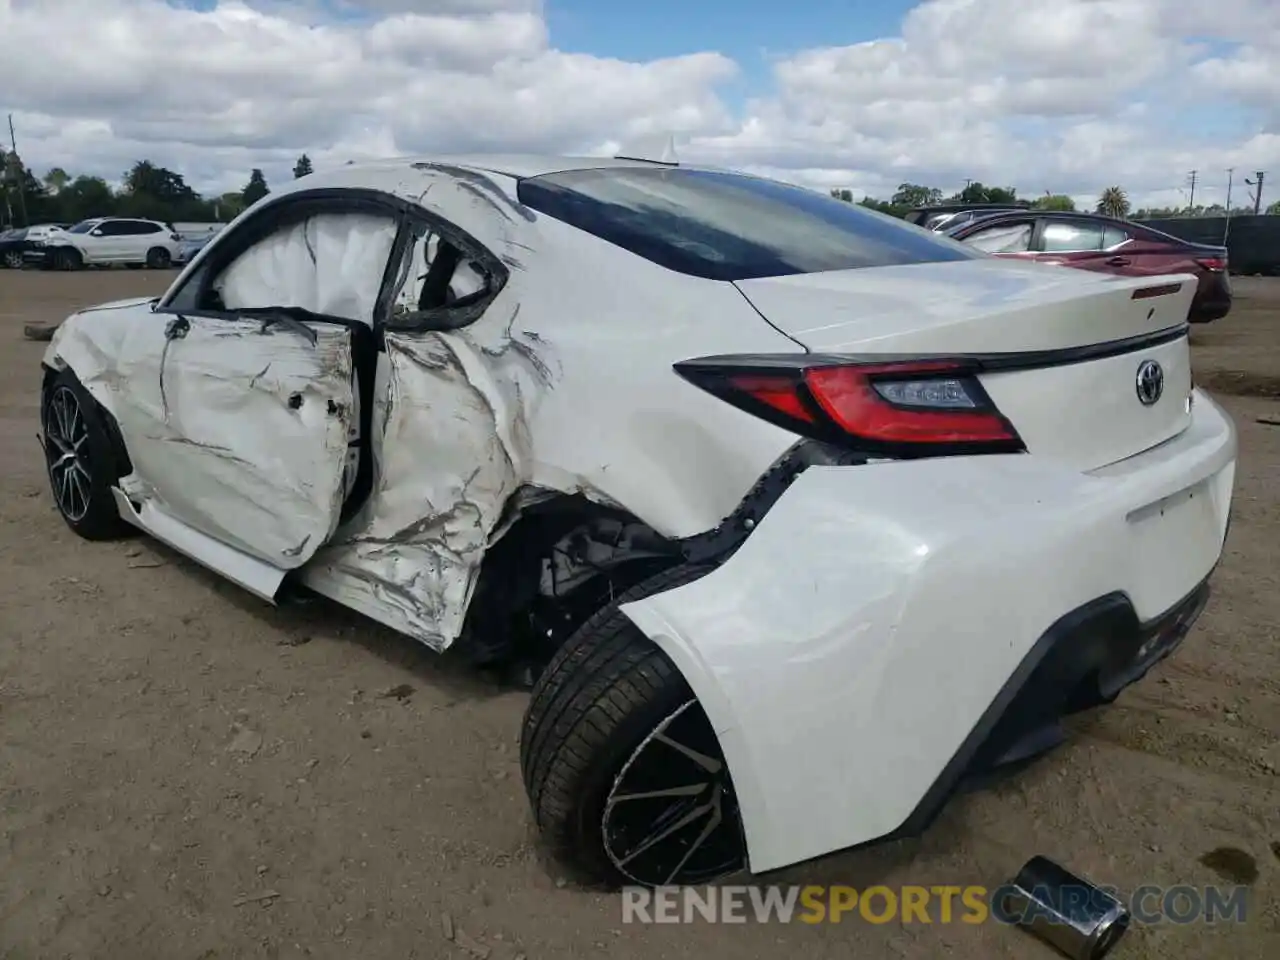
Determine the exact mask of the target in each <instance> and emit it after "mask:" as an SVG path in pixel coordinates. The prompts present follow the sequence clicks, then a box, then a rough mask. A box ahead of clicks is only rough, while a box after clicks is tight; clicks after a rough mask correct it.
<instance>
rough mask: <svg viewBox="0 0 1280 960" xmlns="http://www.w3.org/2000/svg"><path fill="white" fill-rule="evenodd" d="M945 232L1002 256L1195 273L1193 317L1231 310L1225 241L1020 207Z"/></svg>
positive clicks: (1126, 270) (1148, 273)
mask: <svg viewBox="0 0 1280 960" xmlns="http://www.w3.org/2000/svg"><path fill="white" fill-rule="evenodd" d="M945 233H946V234H947V235H948V236H950V237H952V238H953V239H955V240H959V241H961V242H962V243H966V244H969V245H971V246H973V247H976V248H977V249H979V250H983V251H985V252H987V253H991V254H995V255H996V256H1001V257H1028V258H1030V259H1033V260H1036V261H1037V262H1040V263H1059V264H1063V265H1064V266H1068V267H1078V268H1080V269H1082V270H1101V271H1102V272H1104V273H1118V274H1122V275H1124V276H1127V277H1152V276H1162V275H1167V274H1171V273H1189V274H1194V275H1195V276H1196V277H1198V278H1199V280H1200V285H1199V287H1198V288H1197V290H1196V295H1195V298H1194V299H1193V300H1192V302H1191V314H1190V316H1189V317H1188V319H1189V320H1190V321H1191V322H1192V323H1207V322H1209V321H1210V320H1218V319H1220V318H1222V317H1225V316H1226V315H1227V313H1228V312H1229V311H1230V310H1231V280H1230V277H1229V276H1228V273H1227V248H1226V247H1211V246H1206V245H1204V244H1199V243H1189V242H1187V241H1186V240H1179V239H1178V238H1177V237H1171V236H1169V234H1167V233H1161V232H1160V231H1159V230H1153V229H1151V228H1150V227H1144V226H1143V225H1142V224H1139V223H1132V222H1130V221H1128V220H1116V219H1113V218H1111V217H1103V216H1098V215H1096V214H1088V213H1054V212H1049V211H1037V210H1022V211H1016V212H1014V211H1009V212H1005V213H996V214H991V215H989V216H984V217H981V218H979V219H976V220H972V221H970V222H969V223H965V224H961V225H960V226H957V227H955V228H953V229H950V230H946V231H945Z"/></svg>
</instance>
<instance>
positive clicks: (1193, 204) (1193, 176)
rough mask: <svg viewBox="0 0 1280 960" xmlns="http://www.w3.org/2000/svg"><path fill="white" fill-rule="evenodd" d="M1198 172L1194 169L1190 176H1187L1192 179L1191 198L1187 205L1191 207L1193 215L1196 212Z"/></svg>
mask: <svg viewBox="0 0 1280 960" xmlns="http://www.w3.org/2000/svg"><path fill="white" fill-rule="evenodd" d="M1197 172H1198V171H1195V170H1192V171H1191V174H1190V176H1189V177H1188V178H1187V179H1188V180H1190V181H1191V199H1190V201H1189V202H1188V203H1187V206H1188V207H1190V208H1191V213H1192V214H1193V215H1194V214H1195V212H1196V173H1197Z"/></svg>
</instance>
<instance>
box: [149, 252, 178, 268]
mask: <svg viewBox="0 0 1280 960" xmlns="http://www.w3.org/2000/svg"><path fill="white" fill-rule="evenodd" d="M172 262H173V257H171V256H169V251H168V250H166V249H165V248H164V247H152V248H151V249H150V250H148V251H147V268H148V269H150V270H165V269H168V267H169V264H170V263H172Z"/></svg>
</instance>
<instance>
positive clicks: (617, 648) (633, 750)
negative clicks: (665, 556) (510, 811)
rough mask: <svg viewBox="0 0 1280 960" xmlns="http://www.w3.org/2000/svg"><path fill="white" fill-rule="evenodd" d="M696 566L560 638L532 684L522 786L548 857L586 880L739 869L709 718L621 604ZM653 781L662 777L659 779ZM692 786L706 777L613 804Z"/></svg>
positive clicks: (675, 581)
mask: <svg viewBox="0 0 1280 960" xmlns="http://www.w3.org/2000/svg"><path fill="white" fill-rule="evenodd" d="M706 572H707V570H706V568H695V567H688V566H682V567H677V568H675V569H672V570H667V571H664V572H663V573H660V574H658V575H657V576H654V577H651V578H650V579H648V580H646V581H644V582H643V583H641V584H639V585H638V586H636V587H634V588H633V589H631V590H629V591H627V592H625V593H623V594H622V595H621V596H620V597H618V598H617V599H616V600H614V601H613V602H612V603H610V604H608V605H607V606H604V607H602V608H601V609H600V610H598V611H597V612H596V613H595V615H594V616H592V617H591V618H590V619H589V620H588V621H587V622H586V623H585V624H583V625H582V627H581V628H580V629H579V630H578V631H577V632H576V633H575V634H574V635H573V636H572V637H570V638H569V640H568V641H567V642H566V643H565V645H564V646H563V647H561V648H560V650H559V651H558V652H557V653H556V655H555V657H554V658H553V659H552V661H551V663H550V664H548V666H547V669H546V670H545V671H544V672H543V674H542V676H541V677H540V678H539V680H538V682H537V684H536V685H535V686H534V689H533V694H532V697H531V698H530V702H529V707H528V710H527V711H526V713H525V718H524V725H523V729H522V731H521V737H520V768H521V773H522V775H523V779H524V784H525V790H526V792H527V793H528V796H529V802H530V804H531V806H532V808H533V816H534V820H535V822H536V823H537V826H538V829H539V831H540V832H541V834H542V837H543V840H544V841H545V843H546V844H547V846H548V847H549V848H550V850H551V852H552V853H553V854H554V855H555V856H556V858H557V859H559V860H560V861H561V862H562V863H563V864H565V865H566V866H568V867H569V868H571V869H572V870H573V871H574V872H576V873H578V874H579V875H580V876H581V878H582V879H583V880H586V881H588V882H590V883H595V884H601V885H604V886H607V887H617V886H620V885H623V884H640V885H644V886H659V885H663V884H671V883H677V884H698V883H708V882H710V881H711V880H714V879H716V878H718V877H722V876H725V875H727V874H730V873H734V872H737V871H738V870H740V869H742V868H743V866H744V864H745V843H744V840H743V834H742V826H741V822H740V819H739V816H738V808H737V802H736V798H735V796H734V792H733V784H732V782H731V781H730V779H729V775H728V769H727V767H726V766H725V764H724V758H723V755H722V754H721V752H720V746H719V743H718V742H717V740H716V736H715V732H714V730H713V728H712V726H711V723H710V721H709V720H708V719H707V717H706V714H705V713H704V712H703V711H702V708H701V707H700V706H699V705H698V702H697V700H696V698H695V697H694V695H693V692H692V691H691V690H690V688H689V685H688V684H687V683H686V682H685V680H684V678H683V677H682V676H681V674H680V672H679V670H677V669H676V667H675V665H674V664H673V663H672V662H671V661H670V660H669V659H668V658H667V656H666V655H665V654H664V653H663V652H662V651H661V650H660V649H659V648H658V647H657V646H656V645H655V644H654V643H653V642H652V641H651V640H649V638H648V637H646V636H645V635H644V634H643V633H642V632H641V631H640V630H639V629H637V628H636V627H635V626H634V625H633V624H632V623H631V621H630V620H629V619H628V618H627V616H626V615H625V614H623V613H622V612H621V610H620V609H619V607H621V606H622V605H623V604H626V603H629V602H631V601H633V600H638V599H640V598H642V597H645V596H649V595H651V594H654V593H659V592H661V591H663V590H669V589H671V588H673V587H676V586H680V585H681V584H684V583H688V582H691V581H693V580H696V579H698V578H699V577H700V576H702V575H704V574H705V573H706ZM660 734H665V735H666V736H665V737H661V738H660V737H659V735H660ZM667 737H670V738H671V740H675V741H677V742H681V743H684V744H685V745H686V747H689V748H691V749H693V750H695V751H697V753H698V754H700V755H701V756H702V757H703V758H704V761H705V762H704V764H702V765H699V764H696V763H695V762H693V761H692V760H691V759H690V757H689V754H687V753H686V752H684V751H683V750H677V749H675V748H673V747H671V746H670V740H668V739H667ZM712 763H714V764H718V765H719V769H718V770H711V769H710V764H712ZM662 776H666V777H669V778H670V782H669V784H664V783H658V782H657V780H656V779H655V777H658V778H660V777H662ZM694 783H702V784H704V786H702V787H701V788H700V790H699V792H698V793H697V794H696V795H692V794H689V795H684V796H680V797H666V798H647V799H637V798H634V797H633V798H632V799H631V800H630V801H622V802H618V798H619V797H620V796H622V795H623V794H628V793H629V794H635V793H648V792H650V791H655V790H657V791H659V792H661V791H662V790H663V789H669V788H673V787H688V786H689V785H691V784H694ZM692 810H702V811H703V812H702V814H701V815H699V816H698V817H696V819H694V820H692V822H690V823H688V824H687V826H685V827H684V828H682V829H678V830H675V831H674V832H672V833H671V835H670V836H669V837H668V838H667V840H665V841H663V842H659V843H655V844H654V845H653V846H651V847H650V848H648V850H647V852H646V853H644V854H643V855H639V856H635V857H634V859H630V858H629V857H628V856H626V854H627V853H628V851H629V850H631V849H634V848H635V847H636V846H639V845H640V842H639V841H638V840H637V839H636V837H637V834H638V833H641V832H643V831H646V830H649V829H651V827H652V823H653V822H654V821H655V820H657V819H659V818H660V817H661V816H667V817H668V818H669V819H668V822H671V819H675V820H679V819H681V818H682V817H683V816H685V815H688V814H689V813H690V812H691V811H692ZM673 812H674V813H673ZM717 813H718V815H719V825H718V826H715V825H714V824H713V820H715V818H716V814H717ZM704 829H708V830H709V831H710V832H709V833H708V835H707V836H705V837H704V838H703V839H702V841H701V843H700V845H697V846H696V849H695V850H694V851H693V852H692V854H690V850H689V848H690V847H691V846H695V844H694V841H695V840H697V839H698V838H699V836H700V835H701V834H702V831H703V830H704Z"/></svg>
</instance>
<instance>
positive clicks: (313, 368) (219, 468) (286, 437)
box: [121, 317, 354, 569]
mask: <svg viewBox="0 0 1280 960" xmlns="http://www.w3.org/2000/svg"><path fill="white" fill-rule="evenodd" d="M190 322H191V329H190V331H189V332H188V334H187V335H186V336H185V337H182V338H180V339H177V340H174V341H172V343H171V345H170V347H169V351H168V356H167V358H166V360H165V362H164V363H163V365H162V372H163V374H164V379H163V389H162V390H161V391H160V394H161V395H160V410H159V411H158V412H159V419H158V421H153V422H152V423H149V424H138V425H137V426H138V427H142V428H143V429H142V431H139V430H138V429H137V428H136V427H135V428H134V433H135V436H140V439H141V445H140V447H139V452H138V453H137V454H136V455H134V468H135V470H137V472H139V473H141V474H142V475H143V476H145V477H147V479H148V480H149V481H150V482H151V485H152V487H153V489H154V490H155V493H156V495H157V496H159V497H160V498H161V499H162V500H163V501H164V502H165V503H166V504H168V505H169V506H170V507H171V508H172V509H173V510H174V511H175V512H176V513H177V514H178V516H179V517H190V518H192V520H191V523H192V525H193V526H195V527H196V528H197V529H200V530H202V532H204V533H206V534H208V535H209V536H212V537H216V538H217V539H219V540H221V541H223V542H225V543H227V544H229V545H230V546H233V547H235V548H237V549H239V550H243V551H244V552H246V553H248V554H250V555H251V556H256V557H260V558H261V559H263V560H265V561H267V562H268V563H272V564H274V565H275V566H277V567H281V568H283V569H292V568H293V567H297V566H300V565H301V564H302V563H304V562H305V561H306V560H307V559H309V558H310V557H311V555H312V554H313V553H314V552H315V551H316V549H317V548H319V546H320V545H321V544H322V543H323V542H324V541H325V540H326V539H327V538H328V537H329V535H330V534H331V533H332V531H333V530H334V528H335V527H336V526H337V522H338V517H339V515H340V513H341V509H342V499H343V487H344V484H343V473H344V469H345V467H346V457H347V450H348V444H349V442H350V437H351V435H352V418H353V416H354V402H353V400H354V398H353V391H352V359H351V333H350V331H348V330H347V329H346V328H344V327H339V326H335V325H334V324H327V323H316V324H310V325H309V326H311V327H312V329H313V330H314V331H315V333H316V343H315V345H314V346H313V345H312V344H311V343H310V342H308V341H307V339H305V338H304V337H302V336H300V335H299V334H298V333H296V332H294V331H292V330H289V329H287V328H284V327H271V328H268V330H267V332H265V333H264V332H262V328H261V325H260V324H257V323H254V322H251V321H242V320H213V319H209V318H203V317H196V318H192V319H191V321H190ZM134 409H136V407H135V408H134ZM249 424H252V428H251V429H247V428H246V425H249ZM121 428H122V429H125V424H121ZM137 443H138V441H136V440H135V441H132V442H129V449H130V451H131V452H132V451H133V450H134V448H135V445H137Z"/></svg>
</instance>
